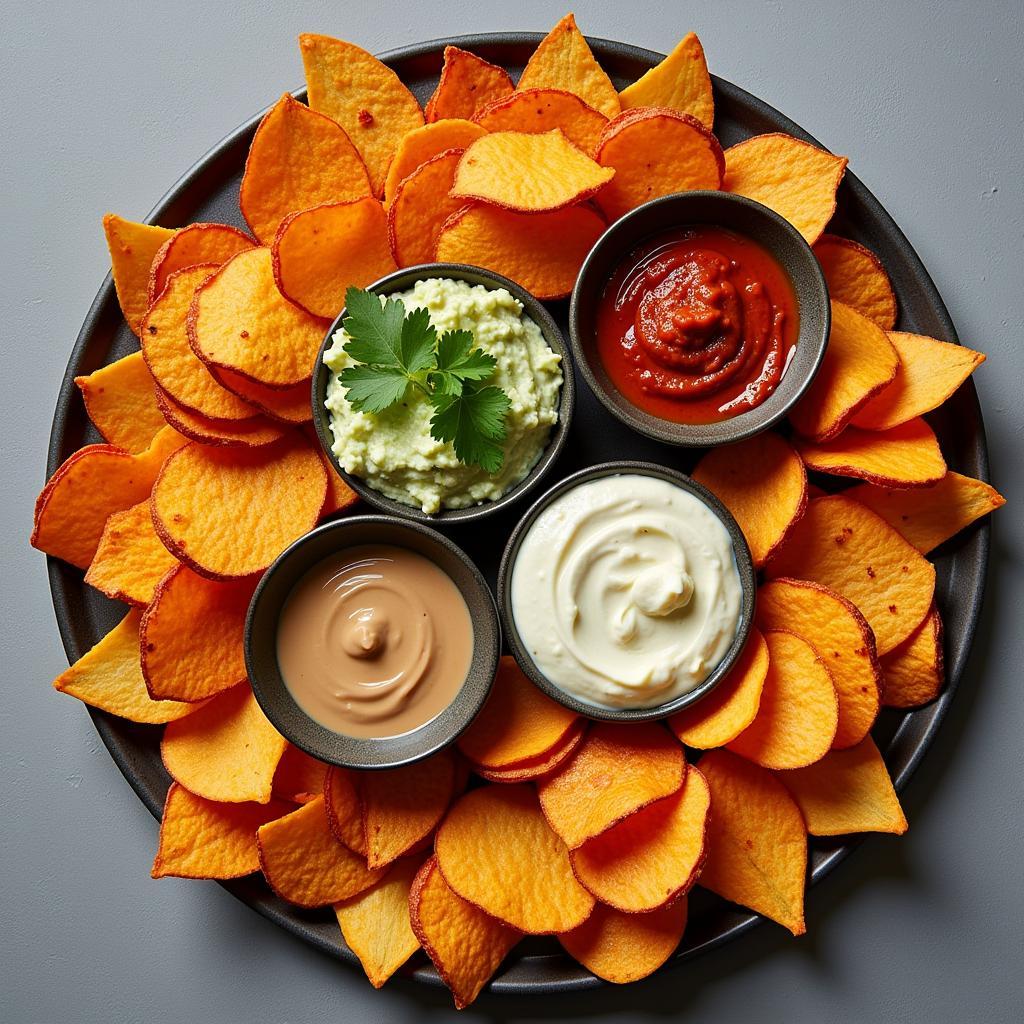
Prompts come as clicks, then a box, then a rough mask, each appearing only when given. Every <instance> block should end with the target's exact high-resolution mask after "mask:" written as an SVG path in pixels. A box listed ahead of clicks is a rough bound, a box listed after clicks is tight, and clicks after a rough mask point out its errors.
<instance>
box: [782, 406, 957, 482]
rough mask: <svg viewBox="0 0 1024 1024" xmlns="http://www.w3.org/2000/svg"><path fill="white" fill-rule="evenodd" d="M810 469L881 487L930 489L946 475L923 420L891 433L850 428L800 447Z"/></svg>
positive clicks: (905, 425) (801, 444)
mask: <svg viewBox="0 0 1024 1024" xmlns="http://www.w3.org/2000/svg"><path fill="white" fill-rule="evenodd" d="M797 450H798V451H799V452H800V457H801V458H802V459H803V460H804V463H805V464H806V466H807V468H808V469H814V470H817V471H818V472H819V473H832V474H833V475H835V476H852V477H857V478H858V479H860V480H867V481H869V482H870V483H873V484H878V485H879V486H881V487H928V486H930V485H931V484H934V483H938V481H939V480H941V479H942V478H943V477H944V476H945V475H946V460H945V459H943V457H942V452H941V450H940V449H939V442H938V439H937V438H936V437H935V431H934V430H932V428H931V427H929V426H928V424H927V423H925V421H924V420H922V419H916V420H910V421H909V422H907V423H902V424H900V426H898V427H891V428H890V429H889V430H860V429H858V428H857V427H847V428H846V430H844V431H843V432H842V433H841V434H840V435H839V436H838V437H837V438H834V439H833V440H831V441H823V442H821V443H819V444H815V443H814V442H811V441H804V442H801V443H800V444H798V445H797Z"/></svg>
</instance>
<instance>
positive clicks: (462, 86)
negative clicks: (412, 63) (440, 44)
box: [423, 46, 513, 123]
mask: <svg viewBox="0 0 1024 1024" xmlns="http://www.w3.org/2000/svg"><path fill="white" fill-rule="evenodd" d="M512 89H513V85H512V79H511V78H509V76H508V72H507V71H506V70H505V69H504V68H499V67H498V66H497V65H496V64H488V62H487V61H485V60H484V59H483V58H482V57H478V56H477V55H476V54H475V53H470V52H469V51H468V50H460V49H459V48H458V47H457V46H446V47H445V48H444V67H442V68H441V77H440V80H439V81H438V83H437V88H436V89H435V90H434V92H433V93H432V94H431V97H430V99H429V100H427V104H426V106H425V107H424V108H423V116H424V117H425V118H426V119H427V122H428V123H429V122H431V121H440V120H442V119H443V118H447V117H464V118H467V119H470V120H471V119H472V118H473V117H474V116H475V115H476V114H477V113H479V112H480V111H481V110H483V109H484V107H486V106H487V105H488V104H489V103H493V102H494V101H495V100H498V99H501V97H502V96H507V95H508V94H509V93H510V92H512Z"/></svg>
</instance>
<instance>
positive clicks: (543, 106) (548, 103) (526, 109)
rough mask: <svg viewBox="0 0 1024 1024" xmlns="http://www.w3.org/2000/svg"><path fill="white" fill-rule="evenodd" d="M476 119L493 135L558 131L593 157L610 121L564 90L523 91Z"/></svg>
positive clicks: (491, 107)
mask: <svg viewBox="0 0 1024 1024" xmlns="http://www.w3.org/2000/svg"><path fill="white" fill-rule="evenodd" d="M474 120H475V121H476V122H477V124H479V125H480V126H481V127H482V128H485V129H486V130H487V131H489V132H530V133H532V134H539V133H544V132H549V131H551V130H552V129H554V128H557V129H559V131H561V132H562V134H563V135H564V136H565V137H566V138H567V139H568V140H569V141H570V142H571V143H572V144H573V145H574V146H575V147H576V148H577V149H580V150H582V151H583V152H584V153H586V154H587V156H593V155H594V153H595V152H596V151H597V144H598V143H599V142H600V141H601V132H602V131H604V128H605V125H607V124H608V118H607V117H605V116H604V114H602V113H601V112H600V111H598V110H595V109H594V108H593V107H591V106H588V105H587V104H586V103H584V102H583V100H581V99H580V98H579V96H576V95H574V94H573V93H571V92H566V91H565V90H564V89H521V90H519V91H518V92H514V93H512V94H511V95H510V96H506V97H505V98H504V99H500V100H498V101H497V102H495V103H492V104H491V105H490V106H488V107H485V108H484V109H483V110H481V111H480V113H479V114H477V115H476V117H475V118H474Z"/></svg>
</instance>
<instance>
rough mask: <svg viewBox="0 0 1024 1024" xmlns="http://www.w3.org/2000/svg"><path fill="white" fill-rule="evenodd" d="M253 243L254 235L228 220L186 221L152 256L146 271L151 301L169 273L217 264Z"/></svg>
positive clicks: (151, 301)
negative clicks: (194, 222) (200, 265)
mask: <svg viewBox="0 0 1024 1024" xmlns="http://www.w3.org/2000/svg"><path fill="white" fill-rule="evenodd" d="M254 245H256V240H255V239H254V238H250V237H249V236H248V235H247V234H246V233H245V232H244V231H239V230H238V228H233V227H231V226H230V225H228V224H205V223H201V224H189V225H188V227H185V228H182V229H181V230H180V231H177V232H176V233H175V234H174V235H173V236H172V237H171V238H168V239H167V241H166V242H164V244H163V245H162V246H160V249H159V251H158V252H157V254H156V256H154V257H153V265H152V266H151V267H150V271H149V302H150V305H152V303H153V302H154V301H155V299H156V297H157V296H158V295H159V294H160V293H161V292H162V291H163V290H164V286H165V285H166V284H167V279H168V278H169V277H170V276H171V274H174V273H176V272H177V271H179V270H184V269H185V268H186V267H195V266H198V265H199V264H204V263H205V264H213V265H214V266H215V267H219V266H220V265H221V264H222V263H225V262H227V261H228V260H229V259H231V257H232V256H235V255H236V254H238V253H240V252H244V251H245V250H246V249H251V248H252V247H253V246H254Z"/></svg>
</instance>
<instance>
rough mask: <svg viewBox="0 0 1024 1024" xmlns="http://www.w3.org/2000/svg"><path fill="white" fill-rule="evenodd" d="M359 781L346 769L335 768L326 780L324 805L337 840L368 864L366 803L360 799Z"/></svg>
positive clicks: (328, 771)
mask: <svg viewBox="0 0 1024 1024" xmlns="http://www.w3.org/2000/svg"><path fill="white" fill-rule="evenodd" d="M358 778H359V777H358V776H357V775H356V774H355V773H354V772H350V771H349V770H348V769H347V768H339V767H337V766H333V765H332V766H331V767H330V768H328V769H327V774H326V775H325V776H324V801H325V803H326V806H327V821H328V824H329V825H330V829H331V832H333V833H334V838H335V839H337V840H338V842H339V843H342V844H343V845H345V846H347V847H348V848H349V849H350V850H351V851H352V852H353V853H358V854H359V855H360V856H361V857H362V858H363V859H364V860H365V859H366V835H365V834H364V833H363V802H362V799H361V798H360V796H359V786H358Z"/></svg>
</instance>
